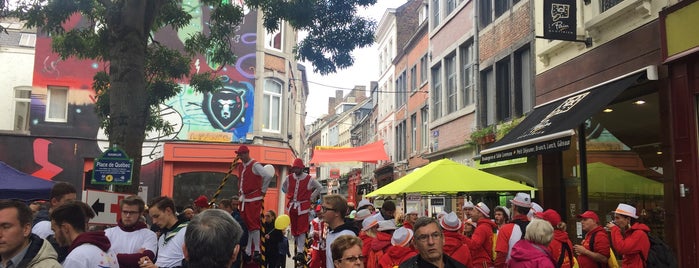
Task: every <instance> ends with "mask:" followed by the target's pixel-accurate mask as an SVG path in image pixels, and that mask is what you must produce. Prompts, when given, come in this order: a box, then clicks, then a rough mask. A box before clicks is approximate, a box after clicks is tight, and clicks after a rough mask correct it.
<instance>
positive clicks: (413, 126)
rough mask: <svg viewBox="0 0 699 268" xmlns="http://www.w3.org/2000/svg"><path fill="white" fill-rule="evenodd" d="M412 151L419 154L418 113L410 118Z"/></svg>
mask: <svg viewBox="0 0 699 268" xmlns="http://www.w3.org/2000/svg"><path fill="white" fill-rule="evenodd" d="M410 151H411V152H413V153H415V152H417V113H414V114H412V115H411V116H410Z"/></svg>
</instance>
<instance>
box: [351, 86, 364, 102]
mask: <svg viewBox="0 0 699 268" xmlns="http://www.w3.org/2000/svg"><path fill="white" fill-rule="evenodd" d="M352 91H353V92H354V99H355V100H356V101H357V103H360V102H362V101H364V100H366V86H354V89H353V90H352Z"/></svg>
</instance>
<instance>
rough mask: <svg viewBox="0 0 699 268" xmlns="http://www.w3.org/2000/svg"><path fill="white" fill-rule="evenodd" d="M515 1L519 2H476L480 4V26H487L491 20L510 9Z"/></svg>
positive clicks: (495, 0)
mask: <svg viewBox="0 0 699 268" xmlns="http://www.w3.org/2000/svg"><path fill="white" fill-rule="evenodd" d="M517 2H519V0H483V1H480V2H478V4H480V8H479V15H480V27H481V28H483V27H485V26H488V25H489V24H490V23H491V22H493V21H494V20H496V19H497V18H498V17H500V16H502V14H505V12H507V11H508V10H510V8H512V7H513V6H514V5H515V4H516V3H517Z"/></svg>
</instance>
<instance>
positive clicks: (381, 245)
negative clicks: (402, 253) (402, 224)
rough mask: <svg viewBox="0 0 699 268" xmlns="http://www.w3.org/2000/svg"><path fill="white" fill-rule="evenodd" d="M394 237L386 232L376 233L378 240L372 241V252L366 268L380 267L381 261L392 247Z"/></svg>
mask: <svg viewBox="0 0 699 268" xmlns="http://www.w3.org/2000/svg"><path fill="white" fill-rule="evenodd" d="M392 236H393V235H391V234H389V233H385V232H376V238H374V239H372V240H371V251H370V252H369V256H368V258H367V263H366V266H365V267H366V268H376V267H379V260H381V258H382V257H383V255H384V253H385V252H386V250H387V249H388V247H389V246H390V245H391V237H392Z"/></svg>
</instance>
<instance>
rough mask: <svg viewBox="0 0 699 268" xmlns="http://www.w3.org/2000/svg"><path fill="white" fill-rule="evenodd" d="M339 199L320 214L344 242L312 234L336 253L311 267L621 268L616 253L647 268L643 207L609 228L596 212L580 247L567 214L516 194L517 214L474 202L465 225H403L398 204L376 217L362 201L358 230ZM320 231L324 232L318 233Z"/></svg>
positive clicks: (420, 221) (451, 216)
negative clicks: (565, 218) (641, 217)
mask: <svg viewBox="0 0 699 268" xmlns="http://www.w3.org/2000/svg"><path fill="white" fill-rule="evenodd" d="M337 199H341V197H339V196H326V198H324V199H323V200H324V201H323V204H322V206H321V207H320V211H319V215H320V220H318V221H319V222H321V223H322V220H325V219H329V220H330V221H329V222H327V224H328V229H327V230H328V231H329V233H330V234H337V235H326V236H325V241H323V240H322V239H323V237H322V234H323V232H319V231H314V232H312V234H313V235H312V237H313V239H314V240H315V241H314V245H316V244H317V245H324V244H325V245H327V246H328V247H329V249H326V250H325V252H324V254H326V262H325V266H323V263H322V262H319V261H318V262H311V263H312V265H311V266H310V267H312V268H322V267H327V268H332V267H335V268H342V267H381V268H389V267H401V268H420V267H440V268H449V267H455V268H459V267H513V268H517V267H544V268H545V267H583V268H586V267H590V268H592V267H609V266H608V265H609V264H610V263H616V261H617V260H616V259H615V257H614V255H610V254H613V252H616V253H617V254H619V256H620V257H621V261H620V263H621V266H622V267H644V261H645V260H647V259H648V253H649V248H650V242H649V240H648V236H647V235H646V233H647V232H649V231H650V229H649V228H648V226H646V225H645V224H642V223H639V222H637V221H636V219H638V215H637V214H636V209H635V207H633V206H631V205H628V204H623V203H621V204H619V205H618V207H617V209H616V210H615V211H614V220H613V221H612V222H609V223H607V224H606V226H603V225H602V224H603V222H601V221H600V219H599V217H598V216H597V213H596V212H594V211H585V212H584V213H581V214H579V215H577V219H578V221H579V222H580V226H582V231H583V232H584V233H585V237H584V239H583V240H582V241H581V242H580V243H578V244H575V243H573V242H572V241H571V240H570V238H569V235H568V233H567V232H566V228H567V227H566V223H565V222H563V221H562V219H561V216H560V214H559V213H558V212H557V211H555V210H553V209H546V210H544V209H543V208H542V207H541V206H540V205H538V204H536V203H535V202H532V201H531V198H530V196H529V194H526V193H518V194H516V195H515V197H514V198H513V199H512V200H510V201H509V204H510V206H509V208H507V207H504V206H497V207H495V208H494V209H493V211H491V210H490V208H489V207H488V206H487V205H486V204H485V203H483V202H479V203H477V204H475V205H474V204H473V203H472V202H470V201H466V202H465V204H464V206H463V209H462V212H463V217H462V218H460V217H459V216H458V215H457V214H456V213H455V212H449V213H447V212H442V213H438V214H437V215H436V217H434V218H432V217H418V216H417V213H416V211H414V210H408V211H407V212H406V214H405V215H403V216H402V217H403V220H396V219H394V218H393V216H394V215H395V204H394V203H392V202H391V201H386V202H384V203H383V205H382V206H381V209H379V210H375V208H374V205H373V204H371V203H369V201H368V200H362V201H361V202H360V205H359V207H358V208H357V211H356V213H354V215H355V219H356V218H357V216H358V215H365V214H366V215H369V216H366V217H364V218H362V219H361V222H362V224H361V225H359V228H354V229H353V228H352V226H351V221H350V220H344V221H343V220H341V218H342V217H343V216H344V215H343V213H342V211H345V208H344V207H342V206H340V204H341V203H342V202H338V201H336V200H337ZM363 204H364V206H363ZM338 209H339V211H338ZM347 209H350V208H347ZM363 210H366V212H367V213H368V214H367V213H362V211H363ZM315 221H316V220H314V222H315ZM355 222H356V220H355ZM396 223H399V224H396ZM605 227H606V230H605ZM313 229H316V230H322V228H319V227H317V225H314V228H313ZM637 231H639V232H637ZM317 234H320V235H317ZM354 237H356V238H354ZM323 242H325V243H323ZM316 251H322V247H321V246H317V247H313V253H312V256H313V258H312V259H314V258H315V256H320V255H321V254H316V253H315V252H316ZM610 258H612V259H613V260H611V259H610Z"/></svg>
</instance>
